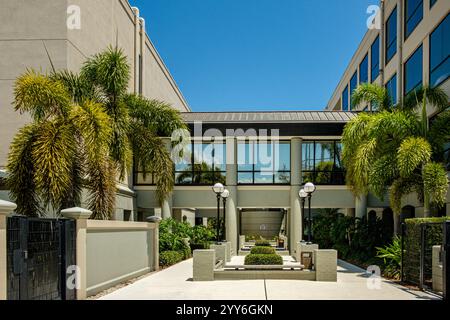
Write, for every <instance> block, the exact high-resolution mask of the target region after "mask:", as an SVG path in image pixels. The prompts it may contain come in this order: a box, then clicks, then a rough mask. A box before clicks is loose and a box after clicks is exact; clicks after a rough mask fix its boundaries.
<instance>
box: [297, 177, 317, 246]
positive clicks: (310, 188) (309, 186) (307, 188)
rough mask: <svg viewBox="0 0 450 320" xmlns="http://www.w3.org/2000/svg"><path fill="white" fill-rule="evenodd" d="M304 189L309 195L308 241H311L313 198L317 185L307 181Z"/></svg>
mask: <svg viewBox="0 0 450 320" xmlns="http://www.w3.org/2000/svg"><path fill="white" fill-rule="evenodd" d="M303 189H304V191H305V192H306V194H307V195H308V243H311V232H312V218H311V198H312V194H313V192H314V191H316V186H315V185H314V183H312V182H307V183H305V185H304V186H303ZM300 191H301V190H300Z"/></svg>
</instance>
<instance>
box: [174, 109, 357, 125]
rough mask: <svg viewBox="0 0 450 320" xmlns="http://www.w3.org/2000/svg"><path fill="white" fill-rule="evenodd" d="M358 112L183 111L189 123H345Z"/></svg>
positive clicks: (184, 117)
mask: <svg viewBox="0 0 450 320" xmlns="http://www.w3.org/2000/svg"><path fill="white" fill-rule="evenodd" d="M356 114H357V113H356V112H344V111H327V110H325V111H261V112H258V111H255V112H182V113H181V115H182V117H183V119H184V121H186V122H187V123H193V122H196V121H201V122H205V123H316V122H320V123H345V122H348V121H350V120H351V119H352V118H353V117H355V116H356Z"/></svg>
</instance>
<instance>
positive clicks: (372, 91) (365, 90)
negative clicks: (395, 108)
mask: <svg viewBox="0 0 450 320" xmlns="http://www.w3.org/2000/svg"><path fill="white" fill-rule="evenodd" d="M391 101H392V100H391V98H390V97H389V93H388V91H387V89H386V88H385V87H382V86H380V85H377V84H373V83H362V84H360V85H359V86H358V87H357V88H356V89H355V90H354V91H353V93H352V105H353V106H359V105H361V104H362V103H369V104H372V105H377V106H378V110H379V111H385V110H391V109H392V103H391Z"/></svg>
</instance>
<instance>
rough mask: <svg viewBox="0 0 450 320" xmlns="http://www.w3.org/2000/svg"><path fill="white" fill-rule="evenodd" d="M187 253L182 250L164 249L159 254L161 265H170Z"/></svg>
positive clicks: (180, 259)
mask: <svg viewBox="0 0 450 320" xmlns="http://www.w3.org/2000/svg"><path fill="white" fill-rule="evenodd" d="M184 255H185V253H184V252H182V251H163V252H161V253H160V254H159V265H160V266H164V267H168V266H171V265H173V264H175V263H178V262H180V261H182V260H183V258H184Z"/></svg>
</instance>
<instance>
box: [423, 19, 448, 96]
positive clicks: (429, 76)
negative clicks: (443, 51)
mask: <svg viewBox="0 0 450 320" xmlns="http://www.w3.org/2000/svg"><path fill="white" fill-rule="evenodd" d="M447 18H449V19H450V13H447V15H446V16H445V17H444V18H443V19H442V20H441V21H440V22H439V24H438V25H437V26H436V27H435V28H434V29H433V31H431V32H430V35H429V39H428V40H429V41H428V42H429V46H428V50H429V52H428V54H429V59H428V60H429V61H428V62H429V66H428V69H429V74H428V83H429V84H430V85H432V86H433V87H438V86H440V85H441V84H443V83H444V82H446V81H447V80H448V79H449V78H450V74H449V75H448V76H447V77H446V78H445V79H444V80H441V81H440V82H437V83H436V84H432V83H431V75H432V74H433V72H434V71H436V69H438V68H439V67H441V66H442V65H443V64H444V63H445V62H446V61H447V59H449V58H450V54H449V55H447V58H445V59H443V60H442V61H441V62H440V63H439V64H438V65H437V66H435V67H434V68H433V69H432V68H431V60H432V59H431V50H432V47H433V45H432V41H431V37H432V36H433V33H434V32H435V31H436V30H437V29H438V28H439V27H440V26H442V24H443V23H444V22H445V20H446V19H447ZM449 36H450V35H449Z"/></svg>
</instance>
